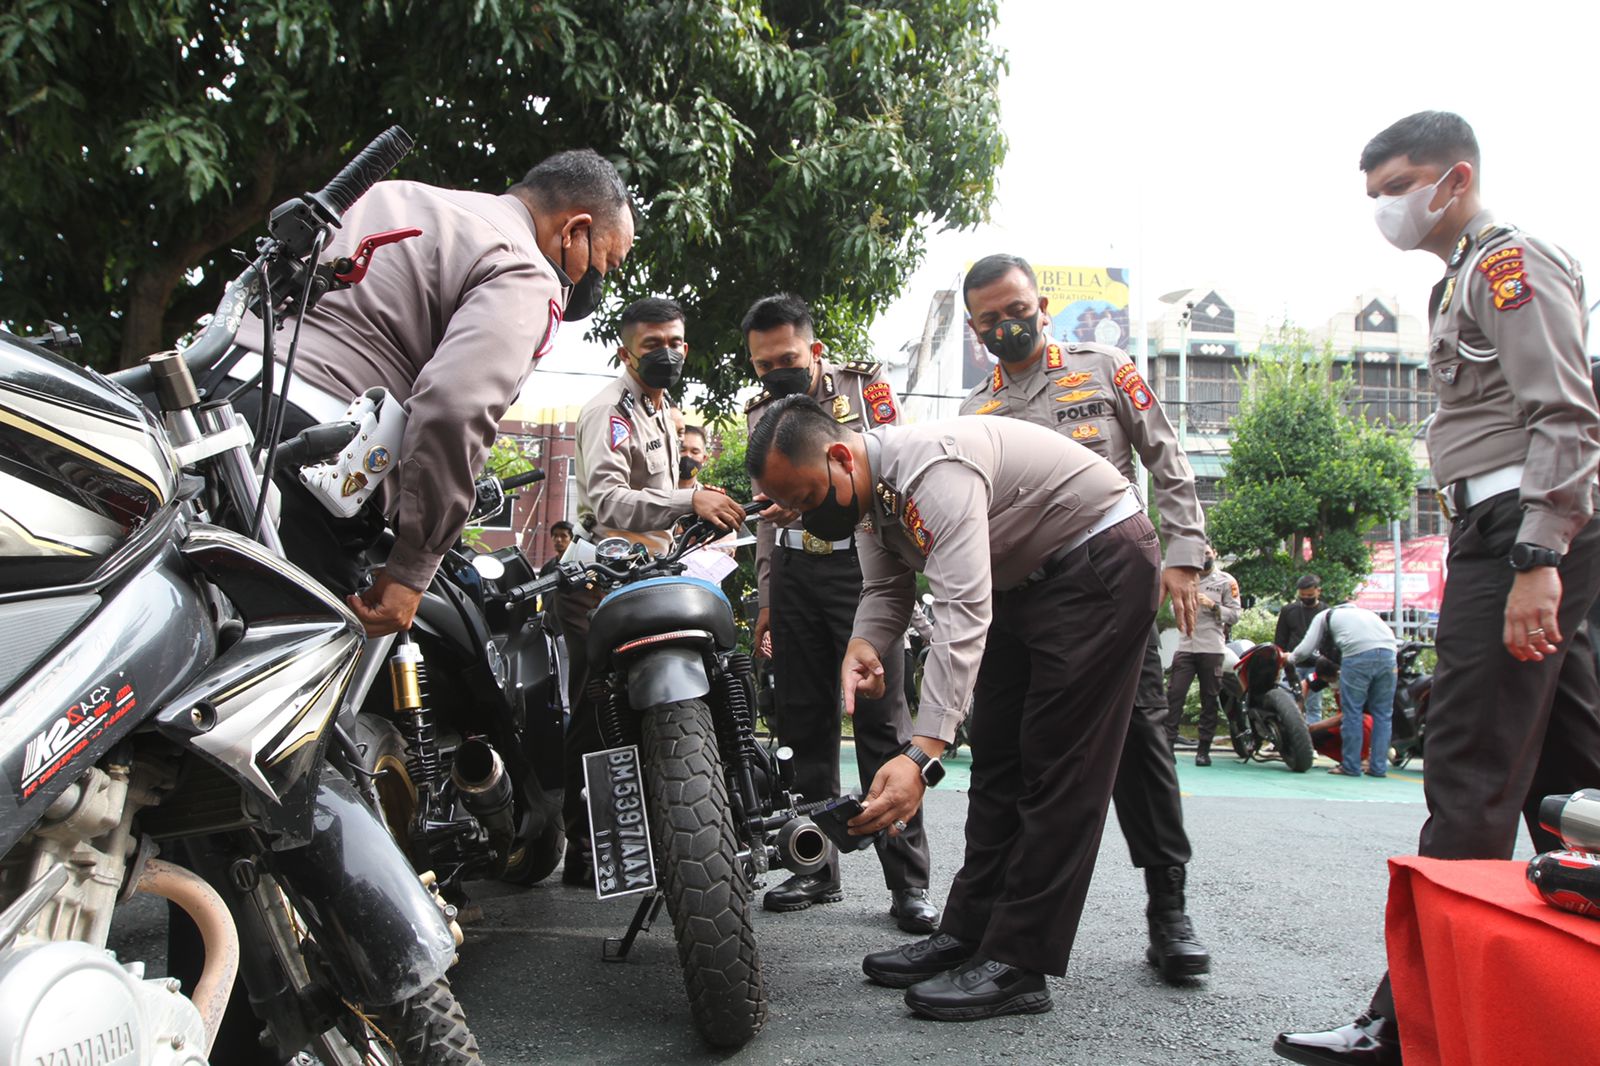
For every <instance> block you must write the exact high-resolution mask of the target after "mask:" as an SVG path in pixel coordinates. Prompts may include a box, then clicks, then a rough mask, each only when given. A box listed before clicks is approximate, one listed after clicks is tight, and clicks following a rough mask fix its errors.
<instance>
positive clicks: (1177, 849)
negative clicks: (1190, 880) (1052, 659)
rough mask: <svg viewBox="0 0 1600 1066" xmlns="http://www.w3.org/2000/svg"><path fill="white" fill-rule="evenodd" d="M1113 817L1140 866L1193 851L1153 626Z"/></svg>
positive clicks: (1177, 862)
mask: <svg viewBox="0 0 1600 1066" xmlns="http://www.w3.org/2000/svg"><path fill="white" fill-rule="evenodd" d="M1111 795H1112V798H1113V799H1114V800H1115V801H1116V804H1117V822H1118V823H1119V824H1120V825H1121V826H1122V835H1123V836H1124V837H1126V838H1127V841H1128V855H1129V857H1130V858H1132V859H1133V864H1134V865H1135V866H1137V867H1139V868H1140V869H1141V870H1142V869H1145V868H1147V867H1151V866H1183V865H1185V864H1187V863H1188V861H1189V858H1190V856H1191V852H1190V849H1189V834H1188V833H1187V832H1185V831H1184V828H1183V800H1182V799H1181V798H1180V797H1179V792H1178V766H1177V763H1176V762H1175V761H1174V760H1173V757H1172V741H1170V740H1168V739H1167V694H1166V687H1165V685H1164V684H1163V681H1162V676H1161V644H1160V638H1159V637H1158V636H1157V633H1156V628H1155V626H1151V627H1150V638H1149V640H1147V641H1146V642H1145V650H1144V661H1143V663H1142V664H1141V665H1140V667H1139V692H1138V695H1136V696H1135V697H1134V700H1133V717H1132V718H1130V719H1129V720H1128V739H1127V740H1126V741H1125V742H1124V743H1123V745H1122V762H1121V764H1120V765H1119V766H1118V767H1117V784H1116V788H1115V789H1114V790H1113V791H1112V793H1111Z"/></svg>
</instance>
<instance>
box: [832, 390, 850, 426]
mask: <svg viewBox="0 0 1600 1066" xmlns="http://www.w3.org/2000/svg"><path fill="white" fill-rule="evenodd" d="M854 417H855V413H854V412H853V411H851V410H850V401H849V400H848V399H846V398H845V397H843V396H835V397H834V398H833V420H834V421H835V422H848V421H850V419H852V418H854Z"/></svg>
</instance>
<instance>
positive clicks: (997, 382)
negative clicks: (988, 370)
mask: <svg viewBox="0 0 1600 1066" xmlns="http://www.w3.org/2000/svg"><path fill="white" fill-rule="evenodd" d="M1005 387H1006V379H1005V376H1004V375H1003V374H1001V372H1000V364H999V363H996V364H995V365H994V389H993V391H994V392H999V391H1000V390H1001V389H1003V388H1005Z"/></svg>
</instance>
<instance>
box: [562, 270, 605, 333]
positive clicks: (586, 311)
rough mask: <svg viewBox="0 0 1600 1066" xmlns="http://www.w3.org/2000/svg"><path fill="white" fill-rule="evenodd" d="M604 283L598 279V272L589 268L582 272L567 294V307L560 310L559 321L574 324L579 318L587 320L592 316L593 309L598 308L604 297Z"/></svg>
mask: <svg viewBox="0 0 1600 1066" xmlns="http://www.w3.org/2000/svg"><path fill="white" fill-rule="evenodd" d="M605 286H606V283H605V281H604V279H602V278H601V277H600V271H598V270H596V269H595V268H594V267H590V268H589V269H588V270H586V271H584V273H583V277H581V278H579V279H578V281H577V284H575V285H573V286H572V291H571V292H569V293H568V294H567V306H565V307H563V308H562V309H561V321H563V322H576V321H578V320H579V319H580V318H588V317H589V316H590V315H592V314H594V312H595V308H597V307H599V306H600V301H601V299H603V298H604V296H605Z"/></svg>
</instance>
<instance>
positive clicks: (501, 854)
mask: <svg viewBox="0 0 1600 1066" xmlns="http://www.w3.org/2000/svg"><path fill="white" fill-rule="evenodd" d="M543 477H544V472H543V471H541V470H532V471H528V472H527V473H524V474H518V475H515V476H513V477H509V478H504V479H501V478H497V477H494V476H492V475H491V476H488V477H484V478H480V479H479V480H478V483H477V489H476V500H475V503H474V506H473V510H472V519H473V520H479V519H483V518H489V517H493V516H494V515H496V514H498V513H499V512H500V511H501V510H502V509H503V508H504V507H505V506H506V504H507V502H508V497H507V495H506V494H507V493H508V492H511V491H514V490H515V489H518V488H521V487H523V486H526V485H531V484H534V483H536V482H538V481H540V480H542V479H543ZM392 539H393V538H392V536H386V537H385V538H384V540H383V542H381V543H380V544H379V545H378V546H376V547H375V548H374V549H372V550H371V551H369V552H368V553H367V559H366V561H367V562H368V563H369V564H370V565H371V566H374V567H376V566H381V565H382V562H383V558H384V556H385V555H386V554H387V552H386V548H387V546H388V544H390V543H392ZM533 577H534V572H533V567H532V565H531V564H530V563H529V562H528V559H527V557H526V556H525V555H523V553H522V551H521V549H520V548H518V547H516V546H512V547H508V548H502V549H500V550H499V551H496V552H492V553H484V554H479V553H476V552H474V551H472V550H471V549H470V548H468V547H467V546H466V545H465V544H457V545H456V547H455V548H454V549H452V550H451V551H450V552H448V553H447V554H446V556H445V558H444V560H443V562H442V563H441V564H440V567H439V570H438V573H437V574H436V576H435V577H434V580H433V582H432V584H431V585H430V586H429V587H428V589H427V590H425V591H424V593H423V597H422V602H421V604H420V606H419V607H418V610H417V616H416V620H415V621H414V623H413V624H412V628H411V631H410V633H409V634H407V635H403V636H401V637H400V638H399V639H398V641H395V640H394V638H383V640H382V642H381V643H380V642H374V645H375V647H374V654H376V655H377V656H379V657H380V658H381V657H384V656H385V655H388V657H389V679H390V683H389V684H388V685H381V684H380V685H377V686H374V688H373V690H372V691H371V692H370V693H369V694H368V697H367V699H366V701H365V702H364V703H362V704H361V705H360V707H359V708H356V709H352V710H353V713H352V714H350V715H349V717H348V718H347V720H346V723H345V724H346V726H347V728H348V729H349V730H350V733H351V735H352V736H353V737H354V738H355V739H356V742H357V744H358V745H359V746H360V748H361V751H362V760H361V764H362V766H363V768H364V769H365V770H366V771H367V772H368V773H370V774H372V775H373V780H374V787H375V788H376V789H377V792H378V795H379V799H380V802H381V805H382V810H383V814H384V819H385V821H386V822H387V823H388V825H389V828H390V831H391V832H392V833H393V834H394V837H395V839H396V840H397V841H399V842H400V845H401V847H402V849H403V850H404V851H405V852H406V854H407V855H408V856H410V858H411V861H412V864H413V865H414V866H415V868H416V869H417V870H419V871H424V870H431V871H433V872H434V873H435V874H436V875H437V876H438V879H439V884H440V888H441V890H442V891H444V893H445V895H446V898H448V899H451V900H452V901H458V902H459V901H461V900H464V898H465V894H464V891H463V889H462V883H463V882H464V881H465V880H467V879H468V878H472V877H480V876H490V877H496V878H499V879H501V880H504V881H508V882H510V883H512V884H519V885H531V884H534V883H536V882H538V881H540V880H542V879H543V878H545V877H546V876H548V875H549V874H550V872H551V871H552V870H554V869H555V867H556V865H557V864H558V863H559V862H560V860H561V855H562V852H563V849H564V846H565V842H566V838H565V834H564V832H563V827H562V821H561V795H562V788H561V775H562V765H561V744H562V731H563V728H564V724H563V715H564V706H563V702H562V699H561V691H560V685H559V679H558V676H557V673H558V671H557V666H556V661H557V657H556V646H555V641H554V638H553V636H552V635H551V634H550V632H549V630H548V627H547V626H546V625H545V624H544V619H543V613H542V611H541V610H540V609H539V604H538V603H537V602H536V601H534V600H519V601H515V602H513V601H512V600H511V599H510V598H509V596H508V594H507V591H506V590H508V589H510V588H512V587H514V586H516V585H518V584H520V583H524V582H527V581H530V580H532V579H533ZM391 643H393V645H394V647H393V650H392V654H390V653H389V646H390V644H391ZM424 664H426V665H424ZM441 681H442V683H440V682H441ZM430 682H431V683H430Z"/></svg>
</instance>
